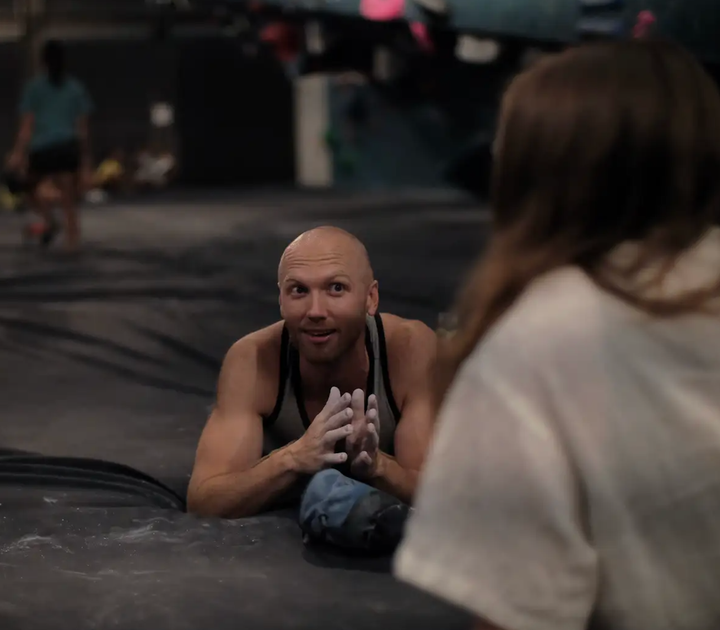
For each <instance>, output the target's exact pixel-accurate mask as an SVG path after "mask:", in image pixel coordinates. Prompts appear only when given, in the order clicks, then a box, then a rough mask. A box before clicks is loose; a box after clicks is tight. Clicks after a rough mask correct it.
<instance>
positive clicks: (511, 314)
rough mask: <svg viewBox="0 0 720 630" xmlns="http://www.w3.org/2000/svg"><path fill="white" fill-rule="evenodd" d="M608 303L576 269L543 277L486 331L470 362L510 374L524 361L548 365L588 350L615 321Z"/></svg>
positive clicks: (598, 290) (564, 270)
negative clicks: (562, 355) (609, 321)
mask: <svg viewBox="0 0 720 630" xmlns="http://www.w3.org/2000/svg"><path fill="white" fill-rule="evenodd" d="M612 299H613V298H612V297H611V296H609V295H607V294H605V293H604V292H603V291H602V290H601V289H600V288H599V287H598V286H597V285H596V284H595V283H594V282H593V281H592V280H591V279H590V278H589V277H588V276H587V275H586V274H584V273H583V272H582V271H581V270H580V269H577V268H573V267H566V268H562V269H558V270H556V271H553V272H550V273H548V274H545V275H544V276H542V277H540V278H538V279H537V280H535V281H534V282H533V283H532V284H531V285H530V286H529V287H528V288H527V289H526V290H525V292H524V293H523V294H522V295H521V296H520V298H519V299H518V300H517V301H516V302H515V303H514V304H513V306H512V307H511V308H510V309H509V310H508V311H507V312H505V314H504V315H503V316H502V317H501V318H500V319H499V320H498V322H497V323H496V324H495V325H494V326H493V327H492V328H491V330H490V331H489V333H488V334H487V335H486V336H485V338H484V339H483V340H482V342H481V343H480V345H479V346H478V347H477V348H476V349H475V352H474V353H473V355H474V357H473V359H474V360H475V361H479V363H480V364H487V365H494V366H496V367H498V368H499V367H500V366H502V365H506V367H507V368H508V370H509V371H513V370H515V369H518V368H519V367H520V365H519V364H520V363H525V362H526V361H531V362H532V363H533V364H537V362H538V361H541V362H542V361H547V362H548V363H553V362H554V361H555V360H556V359H557V358H558V356H559V355H560V354H564V353H567V352H569V353H571V354H577V353H581V354H582V353H584V352H585V351H592V349H593V347H596V346H597V344H598V343H601V341H602V336H603V335H604V332H603V331H606V330H607V328H608V319H611V318H613V317H614V316H615V315H614V314H613V309H612V308H609V307H608V304H609V303H608V300H612Z"/></svg>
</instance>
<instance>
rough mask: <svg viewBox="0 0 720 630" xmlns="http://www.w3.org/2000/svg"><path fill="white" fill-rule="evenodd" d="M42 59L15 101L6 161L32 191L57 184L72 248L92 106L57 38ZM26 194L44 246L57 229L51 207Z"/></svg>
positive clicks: (76, 239)
mask: <svg viewBox="0 0 720 630" xmlns="http://www.w3.org/2000/svg"><path fill="white" fill-rule="evenodd" d="M42 57H43V65H44V72H43V73H41V74H39V75H38V76H37V77H35V78H33V79H32V80H31V81H29V82H28V84H27V85H26V86H25V89H24V90H23V94H22V97H21V100H20V116H21V119H20V130H19V132H18V136H17V141H16V143H15V148H14V150H13V152H12V155H11V158H10V164H11V165H12V166H13V167H14V168H17V169H23V170H26V171H27V175H28V179H29V181H30V182H31V187H32V189H33V190H36V189H37V187H38V185H39V184H40V182H42V181H45V180H47V179H48V178H49V179H51V180H52V181H53V183H54V184H55V185H56V186H57V188H58V189H59V190H60V192H61V205H62V208H63V210H64V213H65V235H66V247H67V249H68V250H70V251H76V250H77V249H78V248H79V242H80V224H79V218H78V211H77V210H78V204H79V196H80V195H79V193H80V179H81V173H82V172H83V171H84V170H85V169H90V168H91V158H90V134H89V125H88V118H89V115H90V113H91V112H92V110H93V105H92V101H91V99H90V96H89V94H88V92H87V90H86V89H85V87H84V86H83V84H82V83H81V82H80V81H78V80H77V79H76V78H74V77H72V76H69V75H68V73H67V69H66V63H65V47H64V46H63V44H62V43H61V42H58V41H54V40H51V41H48V42H47V43H46V44H45V46H44V48H43V56H42ZM31 198H32V200H33V206H34V208H35V210H36V211H37V212H38V214H40V215H41V216H42V217H43V219H44V221H45V224H46V230H45V232H44V234H43V238H42V242H43V243H44V244H46V245H48V244H49V243H50V242H51V241H52V239H53V238H54V236H55V235H56V233H57V231H58V226H57V224H56V223H55V221H54V220H53V217H52V208H50V207H48V206H47V205H46V204H44V203H43V202H42V200H41V199H40V198H39V196H38V195H35V194H33V195H32V196H31Z"/></svg>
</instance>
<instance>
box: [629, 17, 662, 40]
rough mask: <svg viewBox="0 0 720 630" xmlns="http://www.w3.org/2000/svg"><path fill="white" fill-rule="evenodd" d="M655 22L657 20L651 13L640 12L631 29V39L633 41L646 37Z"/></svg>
mask: <svg viewBox="0 0 720 630" xmlns="http://www.w3.org/2000/svg"><path fill="white" fill-rule="evenodd" d="M656 22H657V18H656V17H655V14H654V13H653V12H652V11H640V13H638V16H637V19H636V20H635V26H634V27H633V37H634V38H635V39H642V38H643V37H646V36H647V35H648V34H649V32H650V29H651V28H652V27H653V26H654V25H655V23H656Z"/></svg>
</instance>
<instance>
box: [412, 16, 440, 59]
mask: <svg viewBox="0 0 720 630" xmlns="http://www.w3.org/2000/svg"><path fill="white" fill-rule="evenodd" d="M410 32H411V33H412V34H413V36H414V37H415V41H416V42H417V43H418V45H419V46H420V48H422V49H423V50H425V51H427V52H432V51H433V50H435V46H434V45H433V41H432V39H431V37H430V33H429V32H428V28H427V26H425V24H423V23H422V22H412V23H411V24H410Z"/></svg>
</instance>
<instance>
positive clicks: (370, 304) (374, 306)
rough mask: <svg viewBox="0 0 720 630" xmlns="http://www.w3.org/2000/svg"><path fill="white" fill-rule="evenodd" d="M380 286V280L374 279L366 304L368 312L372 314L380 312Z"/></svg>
mask: <svg viewBox="0 0 720 630" xmlns="http://www.w3.org/2000/svg"><path fill="white" fill-rule="evenodd" d="M378 286H379V285H378V281H377V280H373V281H372V284H371V285H370V288H369V289H368V296H367V301H366V306H367V314H368V315H370V316H374V315H375V313H377V312H378V307H379V305H380V292H379V288H378Z"/></svg>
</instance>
